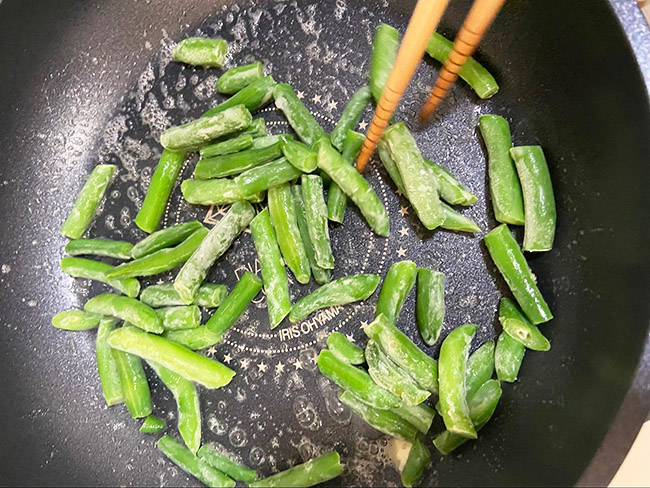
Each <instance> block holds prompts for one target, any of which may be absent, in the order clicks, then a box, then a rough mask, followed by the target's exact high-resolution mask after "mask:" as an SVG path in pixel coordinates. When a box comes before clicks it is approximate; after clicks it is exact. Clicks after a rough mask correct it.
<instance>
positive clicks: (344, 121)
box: [330, 85, 372, 152]
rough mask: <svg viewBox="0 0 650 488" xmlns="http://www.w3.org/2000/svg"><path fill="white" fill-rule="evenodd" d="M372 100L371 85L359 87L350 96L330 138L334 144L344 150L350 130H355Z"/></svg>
mask: <svg viewBox="0 0 650 488" xmlns="http://www.w3.org/2000/svg"><path fill="white" fill-rule="evenodd" d="M371 100H372V92H371V90H370V87H369V86H367V85H366V86H362V87H361V88H359V89H358V90H357V91H356V92H355V93H354V95H352V97H351V98H350V100H349V101H348V103H347V105H346V106H345V108H344V109H343V113H342V114H341V118H340V119H339V121H338V122H337V123H336V127H334V130H333V131H332V134H330V139H331V141H332V145H333V146H334V147H335V148H336V149H338V150H339V151H341V152H343V147H344V144H345V138H346V137H347V136H348V131H351V130H352V131H353V130H354V129H355V127H356V126H357V124H358V123H359V120H360V119H361V114H362V113H363V110H364V109H365V108H366V105H368V103H370V101H371Z"/></svg>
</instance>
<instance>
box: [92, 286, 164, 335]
mask: <svg viewBox="0 0 650 488" xmlns="http://www.w3.org/2000/svg"><path fill="white" fill-rule="evenodd" d="M84 308H85V309H86V311H87V312H93V313H98V314H102V315H110V316H112V317H116V318H118V319H122V320H124V321H125V322H129V323H131V324H133V325H135V326H136V327H139V328H141V329H142V330H144V331H147V332H153V333H156V334H160V333H161V332H163V331H164V330H165V329H164V328H163V324H162V320H161V319H160V317H159V316H158V315H157V314H156V312H154V310H153V309H152V308H151V307H149V306H147V305H145V304H144V303H142V302H140V301H139V300H136V299H135V298H130V297H123V296H121V295H116V294H114V293H102V294H101V295H97V296H95V297H93V298H91V299H90V300H88V301H87V302H86V305H85V306H84Z"/></svg>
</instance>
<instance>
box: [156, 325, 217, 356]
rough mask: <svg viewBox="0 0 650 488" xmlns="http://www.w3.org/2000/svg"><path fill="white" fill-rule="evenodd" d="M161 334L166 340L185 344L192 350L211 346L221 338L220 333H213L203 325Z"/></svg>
mask: <svg viewBox="0 0 650 488" xmlns="http://www.w3.org/2000/svg"><path fill="white" fill-rule="evenodd" d="M162 336H163V337H164V338H165V339H167V340H168V341H172V342H175V343H177V344H180V345H182V346H185V347H187V348H188V349H191V350H192V351H198V350H199V349H205V348H208V347H212V346H214V345H215V344H218V343H220V342H221V341H222V340H223V336H222V335H221V334H213V333H212V332H210V330H209V329H208V328H207V327H206V326H205V325H202V326H201V327H197V328H196V329H185V330H170V331H168V332H165V333H164V334H163V335H162Z"/></svg>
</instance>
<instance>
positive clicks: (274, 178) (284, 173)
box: [235, 158, 302, 197]
mask: <svg viewBox="0 0 650 488" xmlns="http://www.w3.org/2000/svg"><path fill="white" fill-rule="evenodd" d="M301 174H302V172H301V171H300V170H299V169H296V167H295V166H294V165H292V164H291V163H289V162H288V161H287V160H286V158H280V159H276V160H275V161H271V162H270V163H266V164H263V165H261V166H257V167H255V168H251V169H249V170H248V171H245V172H243V173H242V174H240V175H239V176H237V177H236V178H235V183H237V186H238V187H239V190H240V191H241V193H242V195H244V196H246V197H248V196H250V195H254V194H256V193H259V192H262V191H264V190H268V189H269V188H273V187H274V186H278V185H281V184H283V183H287V182H289V181H291V180H295V179H296V178H298V177H299V176H300V175H301Z"/></svg>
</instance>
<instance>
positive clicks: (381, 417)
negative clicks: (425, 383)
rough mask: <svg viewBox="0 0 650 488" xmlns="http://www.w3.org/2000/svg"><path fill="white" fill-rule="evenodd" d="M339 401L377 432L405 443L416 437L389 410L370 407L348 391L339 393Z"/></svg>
mask: <svg viewBox="0 0 650 488" xmlns="http://www.w3.org/2000/svg"><path fill="white" fill-rule="evenodd" d="M339 400H341V403H343V404H345V405H347V406H348V407H350V410H352V411H353V412H354V413H356V414H357V415H358V416H359V417H361V418H362V419H363V420H365V421H366V423H367V424H368V425H370V426H371V427H372V428H374V429H377V430H378V431H379V432H383V433H384V434H386V435H390V436H393V437H397V438H398V439H402V440H405V441H407V442H413V440H414V439H415V438H416V436H417V435H418V430H417V429H416V428H415V427H414V426H413V425H412V424H410V423H409V422H407V421H406V420H404V419H403V418H402V417H400V416H399V415H397V414H396V413H394V412H392V411H390V410H381V409H379V408H374V407H371V406H370V405H367V404H365V403H363V402H362V401H361V400H359V399H358V398H357V397H355V396H354V395H353V394H352V393H350V392H349V391H342V392H340V393H339Z"/></svg>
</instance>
